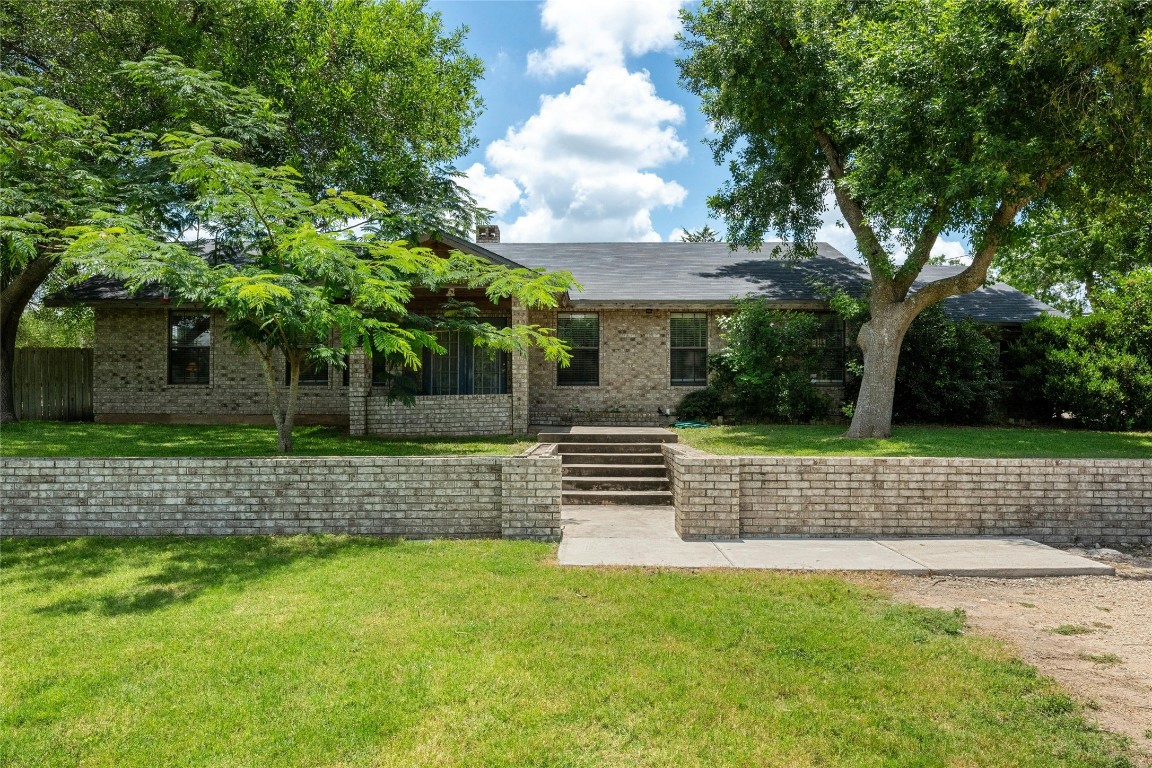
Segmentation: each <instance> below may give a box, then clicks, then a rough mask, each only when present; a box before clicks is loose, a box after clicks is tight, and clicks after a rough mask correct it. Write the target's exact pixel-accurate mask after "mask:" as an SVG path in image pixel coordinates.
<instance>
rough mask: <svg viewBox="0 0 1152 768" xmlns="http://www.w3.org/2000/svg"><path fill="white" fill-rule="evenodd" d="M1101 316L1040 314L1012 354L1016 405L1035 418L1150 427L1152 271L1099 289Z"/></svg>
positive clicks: (1137, 272) (1092, 425)
mask: <svg viewBox="0 0 1152 768" xmlns="http://www.w3.org/2000/svg"><path fill="white" fill-rule="evenodd" d="M1097 305H1098V306H1097V311H1095V312H1092V313H1091V314H1088V315H1083V316H1080V317H1069V318H1064V317H1042V318H1040V319H1038V320H1035V321H1033V322H1031V323H1028V324H1027V325H1025V326H1024V332H1023V334H1021V336H1020V338H1019V339H1018V340H1017V341H1016V342H1015V343H1014V344H1013V345H1012V347H1011V348H1010V350H1009V354H1010V357H1011V359H1012V368H1014V369H1015V375H1016V377H1017V378H1018V382H1017V384H1016V386H1015V392H1014V397H1013V405H1014V407H1015V408H1017V409H1018V410H1019V411H1021V412H1022V413H1023V415H1025V416H1028V417H1030V418H1034V419H1040V420H1051V419H1062V418H1065V414H1067V415H1069V416H1071V418H1073V419H1075V421H1076V422H1077V423H1079V424H1080V425H1081V426H1086V427H1090V428H1093V429H1147V428H1149V427H1152V268H1147V267H1145V268H1143V269H1136V270H1133V271H1132V272H1131V273H1130V274H1129V275H1127V276H1125V277H1123V278H1120V279H1118V280H1117V283H1116V286H1115V287H1114V288H1104V289H1101V290H1100V292H1099V293H1098V295H1097Z"/></svg>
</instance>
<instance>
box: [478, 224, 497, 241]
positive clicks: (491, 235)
mask: <svg viewBox="0 0 1152 768" xmlns="http://www.w3.org/2000/svg"><path fill="white" fill-rule="evenodd" d="M476 242H478V243H498V242H500V227H498V226H496V225H495V224H485V225H483V226H480V227H476Z"/></svg>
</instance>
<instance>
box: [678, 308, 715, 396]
mask: <svg viewBox="0 0 1152 768" xmlns="http://www.w3.org/2000/svg"><path fill="white" fill-rule="evenodd" d="M686 318H692V319H699V320H703V321H704V336H703V338H704V345H703V346H699V345H687V344H677V343H676V335H675V333H674V332H673V330H672V323H673V321H674V320H677V319H686ZM678 351H679V352H702V353H703V354H704V366H703V378H701V379H692V380H691V381H687V380H684V379H683V377H681V380H680V381H677V380H676V353H677V352H678ZM668 384H669V386H672V387H706V386H708V313H707V312H672V313H670V314H669V315H668Z"/></svg>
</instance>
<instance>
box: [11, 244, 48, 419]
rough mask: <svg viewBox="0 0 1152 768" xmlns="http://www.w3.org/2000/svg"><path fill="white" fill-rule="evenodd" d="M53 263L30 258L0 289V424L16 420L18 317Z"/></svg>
mask: <svg viewBox="0 0 1152 768" xmlns="http://www.w3.org/2000/svg"><path fill="white" fill-rule="evenodd" d="M56 261H57V260H56V257H55V256H39V257H37V258H35V259H33V260H32V261H31V262H30V263H29V264H28V266H26V267H25V268H24V269H23V270H22V271H21V272H20V273H19V274H17V275H15V276H14V277H12V278H11V280H9V281H8V282H7V283H6V284H5V285H4V288H3V290H0V424H11V423H12V422H14V421H16V400H15V394H16V393H15V384H14V382H13V380H12V362H13V359H14V358H15V356H16V331H17V330H18V329H19V328H20V316H21V315H23V314H24V309H25V308H26V307H27V306H28V302H29V301H31V300H32V297H33V296H35V295H36V290H37V289H38V288H39V287H40V286H41V285H43V284H44V281H45V280H46V279H47V277H48V275H49V273H50V272H51V271H52V268H53V267H55V266H56Z"/></svg>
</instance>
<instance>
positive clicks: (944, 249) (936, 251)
mask: <svg viewBox="0 0 1152 768" xmlns="http://www.w3.org/2000/svg"><path fill="white" fill-rule="evenodd" d="M932 255H933V256H943V257H944V259H945V261H947V262H948V263H949V264H952V263H955V264H963V265H965V266H967V265H969V264H971V263H972V257H971V256H970V255H968V249H967V248H966V247H965V246H964V243H958V242H955V241H953V240H945V239H944V238H943V237H938V238H936V244H935V245H933V246H932Z"/></svg>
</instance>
